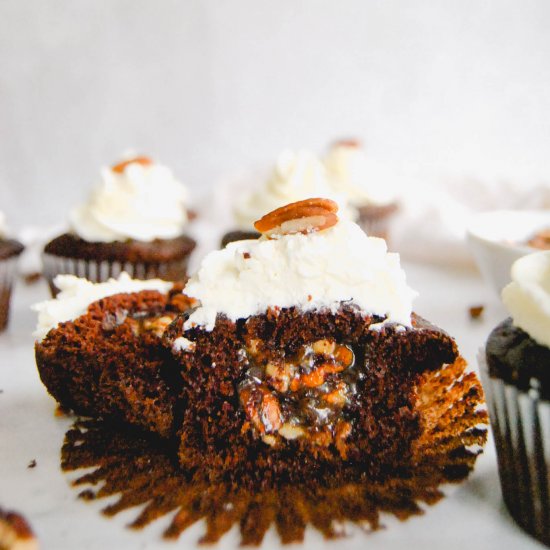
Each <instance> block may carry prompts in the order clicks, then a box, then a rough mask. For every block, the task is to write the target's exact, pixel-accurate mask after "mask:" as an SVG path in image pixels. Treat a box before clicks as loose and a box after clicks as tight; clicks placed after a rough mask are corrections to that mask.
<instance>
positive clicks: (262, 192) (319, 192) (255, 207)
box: [235, 150, 357, 230]
mask: <svg viewBox="0 0 550 550" xmlns="http://www.w3.org/2000/svg"><path fill="white" fill-rule="evenodd" d="M313 197H319V198H328V199H332V200H334V201H335V202H337V203H338V205H339V207H340V211H339V216H340V217H341V218H343V219H355V218H356V217H357V213H356V211H355V210H354V209H351V208H350V207H349V206H348V204H347V199H346V198H345V197H344V195H342V194H338V193H337V192H335V191H334V190H332V189H331V187H330V185H329V183H328V179H327V174H326V170H325V167H324V166H323V164H322V163H321V161H320V160H319V159H318V158H317V157H316V156H315V155H314V154H313V153H310V152H309V151H297V152H293V151H288V150H286V151H283V152H282V153H281V154H280V155H279V158H278V159H277V162H276V164H275V166H274V168H273V170H272V172H271V174H270V176H269V178H268V179H267V181H266V182H265V184H264V185H263V186H262V187H261V188H260V189H258V190H256V191H254V192H252V193H250V194H249V195H248V196H246V197H245V198H244V200H243V201H242V202H241V203H240V204H238V205H237V207H236V208H235V220H236V222H237V224H238V226H239V227H240V228H242V229H245V230H251V229H252V226H253V224H254V222H255V221H256V220H258V219H259V218H261V217H262V216H263V215H264V214H265V213H266V212H271V211H272V210H275V209H276V208H279V207H281V206H284V205H285V204H290V203H291V202H297V201H301V200H304V199H310V198H313Z"/></svg>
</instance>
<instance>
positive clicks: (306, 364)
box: [238, 339, 360, 458]
mask: <svg viewBox="0 0 550 550" xmlns="http://www.w3.org/2000/svg"><path fill="white" fill-rule="evenodd" d="M259 347H260V345H259V341H257V340H252V341H251V342H249V345H248V346H247V347H246V349H245V350H243V360H245V361H246V362H247V364H248V368H247V369H246V371H245V376H244V378H243V379H242V380H241V382H240V384H239V387H238V391H239V399H240V403H241V406H242V407H243V409H244V411H245V414H246V418H247V422H246V423H245V426H244V427H243V430H244V431H246V430H248V429H250V430H252V431H253V432H254V434H255V435H256V436H257V437H259V438H261V439H262V441H263V442H264V443H266V444H268V445H271V446H273V447H277V446H280V445H281V443H282V442H283V440H293V439H300V438H305V439H307V440H308V442H310V443H311V444H313V445H317V446H322V447H328V446H329V445H331V444H334V445H335V447H336V449H337V450H338V452H339V453H340V455H342V457H343V458H345V456H346V443H345V441H346V439H347V438H348V437H349V436H350V434H351V432H352V422H351V421H350V420H348V419H346V417H345V414H344V409H345V408H346V406H348V405H349V404H351V403H352V402H353V401H354V399H355V397H356V394H357V382H358V380H359V379H360V373H359V371H358V369H357V368H356V358H355V354H354V352H353V350H352V348H351V347H350V346H347V345H342V344H337V343H336V342H335V341H334V340H329V339H322V340H317V341H315V342H313V343H311V344H308V345H304V346H302V347H301V348H300V349H299V351H298V352H297V353H296V354H295V355H294V356H293V357H284V356H282V357H280V358H278V359H277V360H273V359H268V358H266V357H264V356H263V354H262V353H261V351H260V350H259Z"/></svg>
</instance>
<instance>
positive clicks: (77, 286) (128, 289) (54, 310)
mask: <svg viewBox="0 0 550 550" xmlns="http://www.w3.org/2000/svg"><path fill="white" fill-rule="evenodd" d="M54 284H55V286H56V287H57V288H58V289H59V290H60V292H59V294H58V295H57V296H56V298H54V299H52V300H45V301H44V302H40V303H38V304H35V305H34V306H32V309H33V310H34V311H36V312H37V313H38V324H37V326H36V331H35V332H34V336H36V337H37V338H38V339H39V340H42V339H43V338H44V337H45V336H46V334H48V332H49V331H50V330H51V329H52V328H55V327H56V326H57V325H59V323H63V322H65V321H73V320H74V319H76V318H77V317H80V316H81V315H84V314H85V313H86V311H87V310H88V306H89V305H90V304H93V303H94V302H96V301H97V300H101V298H105V297H107V296H113V295H114V294H129V293H133V292H140V291H142V290H158V291H159V292H162V293H166V292H168V291H169V290H170V289H171V288H172V286H173V283H170V282H167V281H162V280H160V279H149V280H147V281H139V280H137V279H131V278H130V276H129V275H128V274H127V273H125V272H123V273H121V274H120V275H119V277H118V279H109V280H108V281H107V282H105V283H92V282H90V281H88V280H87V279H83V278H80V277H75V276H74V275H58V276H57V277H56V278H55V279H54Z"/></svg>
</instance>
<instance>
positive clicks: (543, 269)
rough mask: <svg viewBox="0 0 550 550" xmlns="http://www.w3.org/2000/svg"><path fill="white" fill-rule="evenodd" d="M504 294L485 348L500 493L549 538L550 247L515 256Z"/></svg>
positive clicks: (520, 518)
mask: <svg viewBox="0 0 550 550" xmlns="http://www.w3.org/2000/svg"><path fill="white" fill-rule="evenodd" d="M502 299H503V302H504V304H505V305H506V307H507V309H508V311H509V312H510V315H511V317H510V318H508V319H506V320H505V321H503V322H502V323H501V324H499V325H498V326H497V327H496V328H495V329H494V330H493V331H492V332H491V334H490V335H489V338H488V340H487V345H486V349H485V352H484V353H481V354H480V367H481V374H482V376H483V382H484V385H485V391H486V395H487V401H488V404H489V410H490V417H491V425H492V428H493V433H494V437H495V445H496V449H497V456H498V465H499V474H500V481H501V485H502V494H503V497H504V501H505V502H506V506H507V507H508V510H509V511H510V514H511V515H512V517H513V518H514V519H515V520H516V521H517V523H519V525H521V526H522V527H523V528H524V529H525V530H526V531H528V532H529V533H530V534H532V535H533V536H535V537H536V538H538V539H539V540H540V541H542V542H544V543H545V544H547V545H550V521H549V520H550V453H549V449H550V252H537V253H535V254H530V255H528V256H524V257H523V258H520V259H519V260H517V261H516V262H515V263H514V265H513V266H512V282H511V283H510V284H509V285H508V286H506V287H505V288H504V289H503V291H502Z"/></svg>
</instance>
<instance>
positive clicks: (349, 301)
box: [165, 199, 463, 484]
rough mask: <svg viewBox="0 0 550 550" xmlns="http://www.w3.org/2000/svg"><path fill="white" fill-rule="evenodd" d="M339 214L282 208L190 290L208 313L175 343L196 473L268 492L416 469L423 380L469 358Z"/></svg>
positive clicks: (185, 433)
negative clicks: (312, 481) (272, 486)
mask: <svg viewBox="0 0 550 550" xmlns="http://www.w3.org/2000/svg"><path fill="white" fill-rule="evenodd" d="M337 211H338V207H337V205H336V203H334V202H332V201H330V200H327V199H309V200H305V201H301V202H297V203H294V204H290V205H287V206H285V207H282V208H279V209H277V210H275V211H273V212H271V213H270V214H268V215H266V216H264V217H263V218H262V219H260V220H258V221H257V222H256V224H255V228H256V230H257V231H258V232H259V233H261V234H262V236H261V237H260V238H259V239H257V240H242V241H238V242H233V243H230V244H228V245H227V246H226V248H225V249H223V250H218V251H214V252H212V253H210V254H209V255H208V256H206V257H205V259H204V260H203V263H202V267H201V268H200V269H199V271H198V273H197V274H196V275H194V276H193V277H191V279H190V280H189V282H188V283H187V285H186V287H185V292H186V294H188V295H189V296H191V297H193V298H196V299H197V300H198V301H199V302H200V305H199V306H198V307H197V308H195V309H194V310H192V311H190V312H188V314H186V315H184V316H181V317H178V318H177V319H176V320H175V321H174V322H173V323H172V324H171V325H170V326H169V327H168V329H167V331H166V333H165V339H166V341H167V343H168V345H170V347H171V348H172V350H173V352H174V356H175V358H176V360H177V361H178V363H179V365H180V368H181V372H182V377H183V387H182V396H183V401H184V402H185V408H184V410H183V421H182V424H181V427H180V430H179V432H178V434H179V438H180V451H179V458H180V462H181V464H182V465H184V466H185V467H187V468H201V471H204V472H206V473H208V474H209V475H211V476H212V477H214V478H216V477H217V476H221V477H224V478H231V477H232V476H233V477H235V478H241V479H243V478H244V477H245V476H248V478H250V477H253V478H254V482H257V483H260V484H263V483H269V482H271V481H273V480H277V479H279V480H280V479H284V480H296V481H302V480H304V479H308V478H309V477H311V476H314V477H317V478H323V479H324V480H325V481H328V480H330V479H335V478H336V477H337V476H338V477H340V478H341V476H350V478H353V479H357V476H369V477H370V478H371V479H383V478H384V476H391V475H393V474H395V473H396V472H398V471H401V470H400V468H401V467H402V466H403V464H404V463H406V461H407V460H411V458H410V457H411V456H412V455H411V453H412V449H413V447H414V445H415V442H416V441H417V440H418V439H419V437H420V436H421V434H422V432H423V429H424V426H425V422H426V417H425V416H424V412H423V411H422V408H421V405H420V403H421V402H422V400H423V392H424V391H427V390H426V389H425V386H424V381H425V375H427V373H433V372H434V371H437V370H439V369H443V368H444V367H446V366H448V365H450V364H453V363H454V362H458V361H463V360H462V358H460V357H459V353H458V350H457V346H456V343H455V341H454V340H453V339H452V338H451V337H450V336H449V335H448V334H446V333H445V332H444V331H442V330H441V329H439V328H437V327H435V326H433V325H431V324H430V323H429V322H427V321H425V320H424V319H422V318H420V317H419V316H417V315H416V314H414V313H412V301H413V298H414V297H415V295H416V293H415V292H414V291H413V290H412V289H411V288H410V287H409V286H408V285H407V283H406V278H405V273H404V272H403V270H402V269H401V267H400V262H399V256H398V255H397V254H392V253H388V252H387V248H386V243H385V242H384V240H383V239H379V238H373V237H368V236H367V235H366V234H365V233H364V232H363V231H362V230H361V228H360V227H359V226H358V225H356V224H355V223H354V222H352V221H349V220H339V219H338V212H337Z"/></svg>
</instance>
